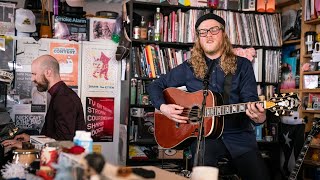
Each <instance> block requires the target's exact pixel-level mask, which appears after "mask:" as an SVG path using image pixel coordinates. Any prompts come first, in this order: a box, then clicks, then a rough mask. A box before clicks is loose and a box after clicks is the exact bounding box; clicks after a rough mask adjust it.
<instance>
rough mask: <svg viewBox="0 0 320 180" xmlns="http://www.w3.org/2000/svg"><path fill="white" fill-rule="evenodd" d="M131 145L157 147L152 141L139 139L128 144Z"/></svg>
mask: <svg viewBox="0 0 320 180" xmlns="http://www.w3.org/2000/svg"><path fill="white" fill-rule="evenodd" d="M129 144H131V145H157V142H156V141H155V140H154V139H139V140H137V141H134V142H129Z"/></svg>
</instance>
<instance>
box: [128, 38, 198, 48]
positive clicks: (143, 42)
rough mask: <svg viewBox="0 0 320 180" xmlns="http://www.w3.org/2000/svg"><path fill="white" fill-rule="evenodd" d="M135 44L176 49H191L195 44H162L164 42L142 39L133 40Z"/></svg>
mask: <svg viewBox="0 0 320 180" xmlns="http://www.w3.org/2000/svg"><path fill="white" fill-rule="evenodd" d="M132 43H133V44H157V45H159V46H166V47H175V48H181V47H184V48H191V47H192V46H193V43H181V42H162V41H148V40H140V39H132Z"/></svg>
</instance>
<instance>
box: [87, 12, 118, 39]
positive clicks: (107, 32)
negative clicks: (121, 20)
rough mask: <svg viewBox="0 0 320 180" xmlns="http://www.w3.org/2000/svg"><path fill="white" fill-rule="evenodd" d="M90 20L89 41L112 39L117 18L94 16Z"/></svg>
mask: <svg viewBox="0 0 320 180" xmlns="http://www.w3.org/2000/svg"><path fill="white" fill-rule="evenodd" d="M89 21H90V26H89V31H90V32H89V34H90V38H89V41H105V40H111V37H112V33H113V31H114V27H115V25H116V20H115V19H107V18H95V17H92V18H90V20H89Z"/></svg>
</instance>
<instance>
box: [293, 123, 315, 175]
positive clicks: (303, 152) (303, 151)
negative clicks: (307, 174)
mask: <svg viewBox="0 0 320 180" xmlns="http://www.w3.org/2000/svg"><path fill="white" fill-rule="evenodd" d="M314 134H315V131H314V127H313V128H312V130H311V131H310V133H309V135H308V137H307V138H306V140H305V142H304V144H303V147H302V148H301V151H300V154H299V156H298V159H297V160H296V164H295V166H294V168H293V170H292V172H291V173H290V176H289V178H288V180H295V179H297V175H298V173H299V170H300V167H301V164H302V163H303V160H304V158H305V157H306V154H307V151H308V149H309V146H310V142H311V140H312V138H313V136H314Z"/></svg>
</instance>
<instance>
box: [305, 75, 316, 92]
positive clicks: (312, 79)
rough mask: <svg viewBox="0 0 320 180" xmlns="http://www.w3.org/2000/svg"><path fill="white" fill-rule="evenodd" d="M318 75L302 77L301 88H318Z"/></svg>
mask: <svg viewBox="0 0 320 180" xmlns="http://www.w3.org/2000/svg"><path fill="white" fill-rule="evenodd" d="M318 79H319V76H318V75H304V76H303V88H304V89H315V88H317V87H318Z"/></svg>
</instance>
